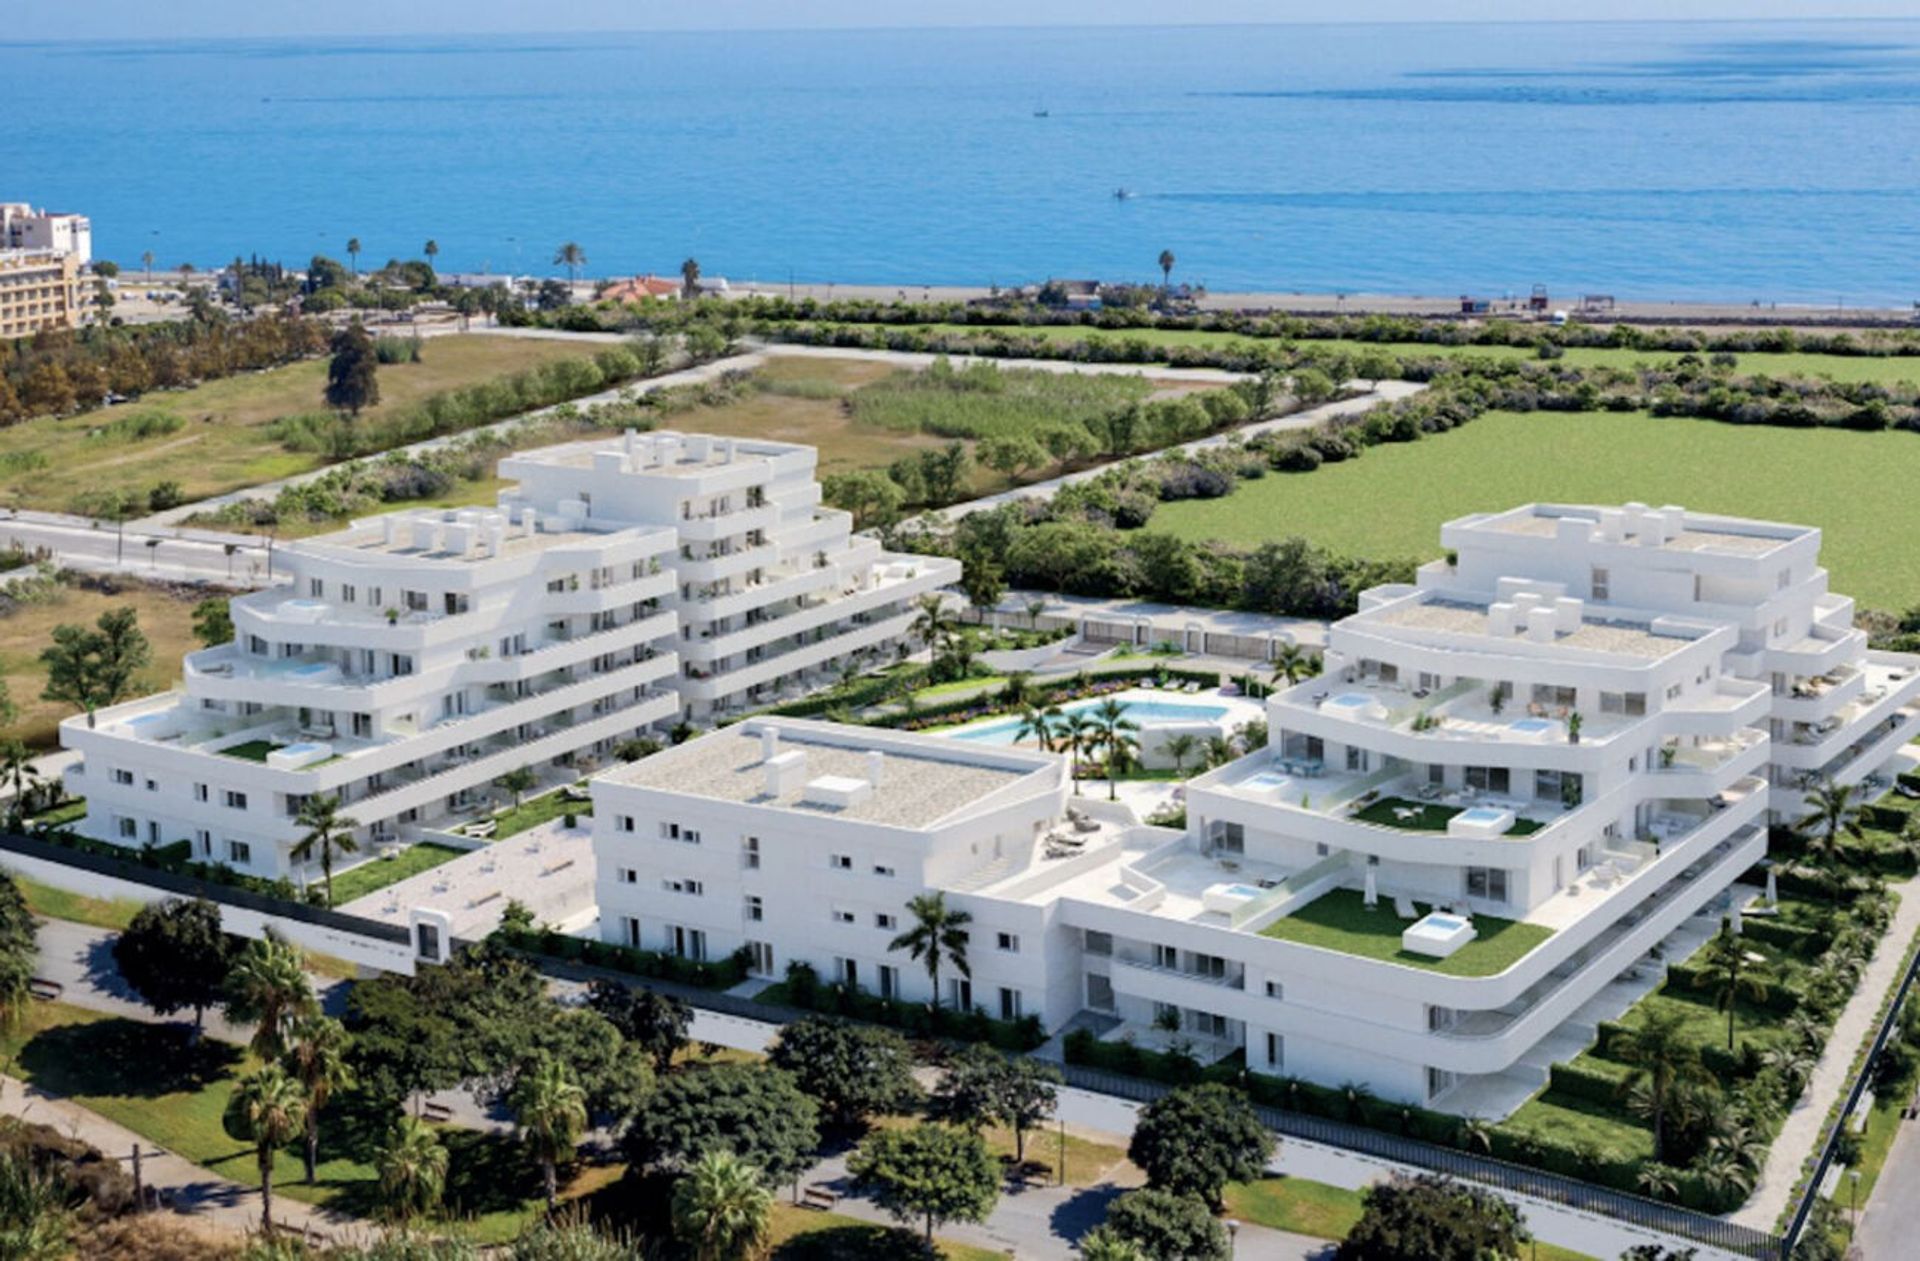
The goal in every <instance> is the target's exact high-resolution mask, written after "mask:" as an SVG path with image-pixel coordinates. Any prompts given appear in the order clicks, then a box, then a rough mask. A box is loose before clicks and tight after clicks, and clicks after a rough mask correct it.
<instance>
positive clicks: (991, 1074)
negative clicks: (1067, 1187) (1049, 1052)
mask: <svg viewBox="0 0 1920 1261" xmlns="http://www.w3.org/2000/svg"><path fill="white" fill-rule="evenodd" d="M1059 1085H1060V1072H1059V1070H1058V1069H1056V1068H1054V1067H1053V1066H1052V1065H1051V1064H1044V1063H1042V1062H1040V1061H1039V1060H1032V1059H1027V1058H1025V1057H1024V1056H1023V1057H1021V1058H1018V1059H1008V1058H1007V1057H1006V1056H1004V1055H1002V1054H1000V1052H998V1051H996V1050H994V1049H993V1048H992V1047H990V1046H987V1045H984V1044H981V1043H975V1044H974V1045H972V1046H970V1047H968V1048H967V1049H966V1050H965V1051H962V1052H961V1053H960V1054H958V1055H957V1056H955V1057H954V1060H953V1063H952V1064H951V1065H949V1066H948V1069H947V1074H946V1076H945V1077H944V1078H942V1079H941V1082H940V1085H939V1087H938V1088H937V1089H936V1090H935V1092H934V1100H933V1105H934V1106H933V1115H934V1116H936V1117H938V1118H940V1119H942V1120H946V1121H951V1122H953V1123H954V1124H956V1125H961V1126H965V1127H966V1128H968V1129H972V1130H978V1129H980V1128H981V1127H982V1126H985V1125H987V1124H989V1123H992V1122H998V1123H999V1124H1001V1125H1004V1126H1006V1127H1007V1128H1008V1129H1010V1130H1012V1131H1013V1144H1014V1153H1013V1155H1014V1159H1015V1160H1016V1161H1020V1162H1024V1161H1025V1160H1026V1158H1027V1131H1028V1130H1030V1129H1032V1128H1033V1127H1034V1126H1036V1125H1038V1124H1040V1123H1041V1122H1042V1121H1044V1120H1046V1119H1047V1118H1048V1117H1050V1116H1052V1115H1053V1110H1054V1108H1055V1107H1056V1106H1057V1105H1058V1103H1059V1090H1058V1087H1059Z"/></svg>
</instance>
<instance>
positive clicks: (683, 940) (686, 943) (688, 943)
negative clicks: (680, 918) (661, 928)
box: [667, 924, 707, 960]
mask: <svg viewBox="0 0 1920 1261" xmlns="http://www.w3.org/2000/svg"><path fill="white" fill-rule="evenodd" d="M667 949H668V950H670V951H672V952H673V953H674V954H677V955H679V956H680V957H681V958H682V959H693V960H700V959H705V958H706V957H707V935H706V933H704V932H702V931H701V930H700V929H698V928H686V927H683V926H682V925H679V924H674V925H672V926H671V927H669V928H668V929H667Z"/></svg>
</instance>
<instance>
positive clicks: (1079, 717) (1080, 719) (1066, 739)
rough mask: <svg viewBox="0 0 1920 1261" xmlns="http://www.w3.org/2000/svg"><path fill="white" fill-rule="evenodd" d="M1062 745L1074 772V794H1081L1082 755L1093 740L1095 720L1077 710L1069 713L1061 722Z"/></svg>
mask: <svg viewBox="0 0 1920 1261" xmlns="http://www.w3.org/2000/svg"><path fill="white" fill-rule="evenodd" d="M1060 736H1061V745H1062V747H1063V748H1064V749H1065V750H1066V753H1067V758H1068V761H1069V763H1070V768H1071V771H1072V774H1073V795H1074V796H1076V797H1078V796H1079V795H1080V755H1081V754H1082V753H1085V752H1086V751H1087V749H1088V747H1089V745H1090V744H1091V743H1092V740H1093V720H1092V719H1091V718H1088V717H1087V716H1086V715H1085V714H1083V713H1080V712H1078V711H1075V712H1074V713H1071V714H1068V715H1067V716H1066V718H1065V719H1063V720H1062V721H1061V723H1060Z"/></svg>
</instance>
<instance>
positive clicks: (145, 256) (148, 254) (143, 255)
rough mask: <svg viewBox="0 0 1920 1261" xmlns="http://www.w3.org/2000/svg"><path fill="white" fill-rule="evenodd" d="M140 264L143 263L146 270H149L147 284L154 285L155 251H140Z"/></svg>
mask: <svg viewBox="0 0 1920 1261" xmlns="http://www.w3.org/2000/svg"><path fill="white" fill-rule="evenodd" d="M140 262H141V263H142V264H143V265H144V266H145V267H146V269H147V283H148V284H152V283H153V251H152V250H141V251H140Z"/></svg>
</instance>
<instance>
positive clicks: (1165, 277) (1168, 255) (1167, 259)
mask: <svg viewBox="0 0 1920 1261" xmlns="http://www.w3.org/2000/svg"><path fill="white" fill-rule="evenodd" d="M1173 262H1174V259H1173V251H1172V250H1161V251H1160V287H1161V288H1162V289H1170V288H1172V287H1173Z"/></svg>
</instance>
